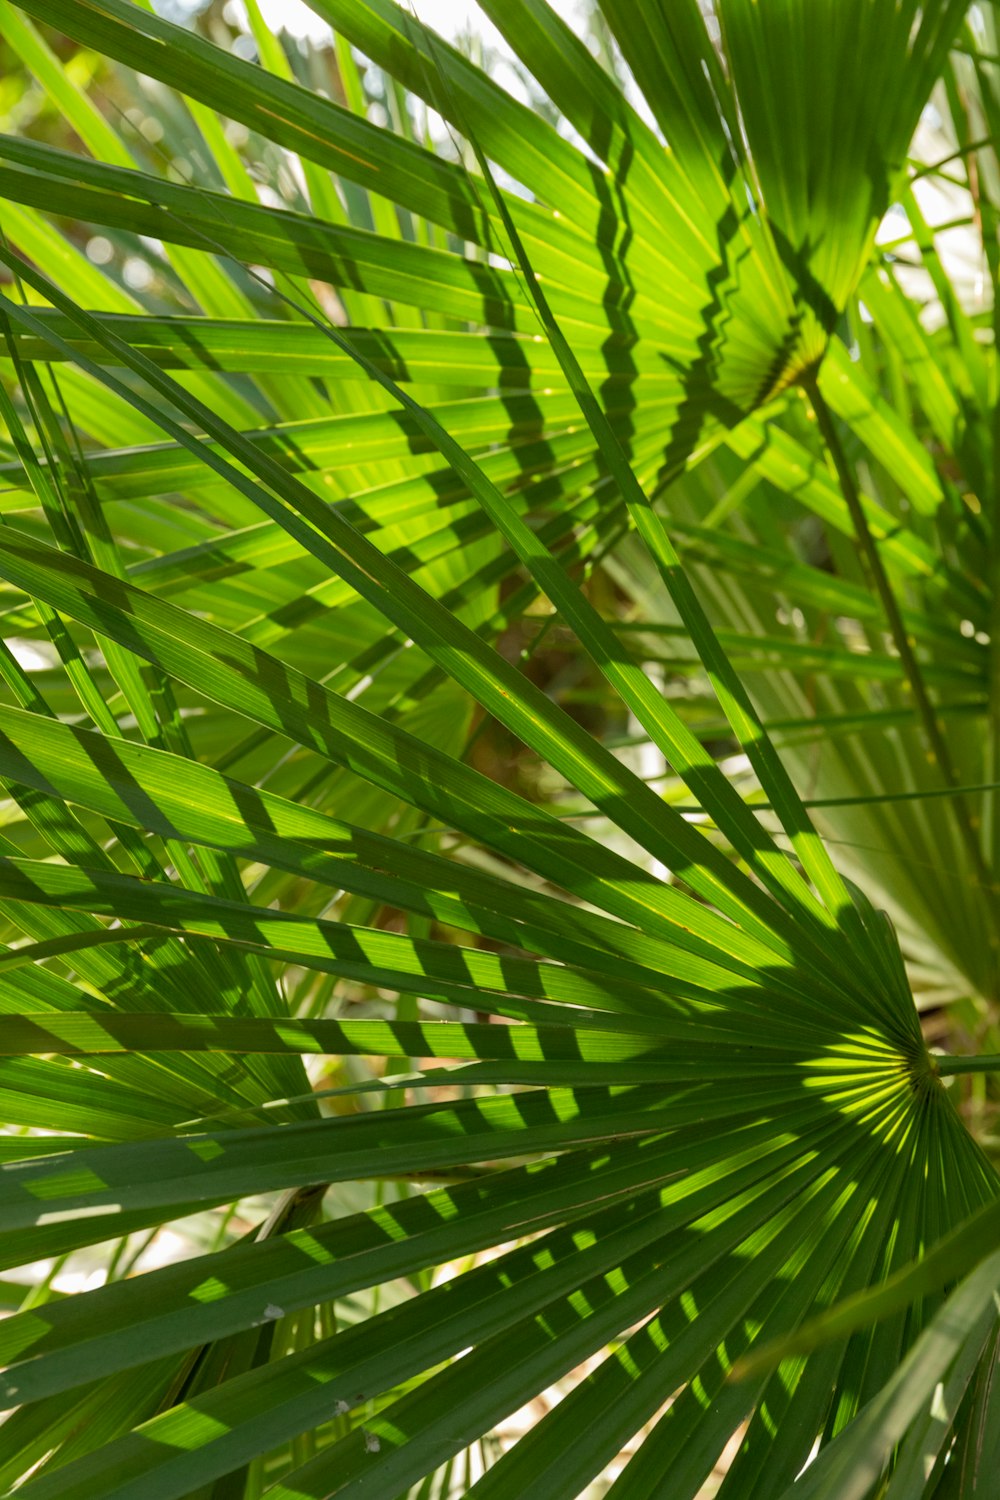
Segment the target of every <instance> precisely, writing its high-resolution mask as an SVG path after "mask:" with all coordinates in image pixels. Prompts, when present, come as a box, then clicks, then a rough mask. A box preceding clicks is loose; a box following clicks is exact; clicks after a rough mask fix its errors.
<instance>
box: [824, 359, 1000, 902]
mask: <svg viewBox="0 0 1000 1500" xmlns="http://www.w3.org/2000/svg"><path fill="white" fill-rule="evenodd" d="M805 385H806V390H807V391H808V394H809V399H810V402H811V404H812V408H813V411H814V412H815V414H816V422H817V425H818V427H819V430H820V434H821V436H822V438H823V442H824V444H825V445H826V449H827V452H828V453H829V455H830V458H831V459H832V461H833V466H834V469H835V470H836V473H837V478H838V480H839V482H840V488H841V492H842V494H843V496H844V501H845V503H846V505H847V509H848V511H849V513H850V516H851V521H852V523H853V526H854V530H855V534H856V537H857V542H858V546H859V548H860V549H861V555H862V558H863V559H864V562H865V564H866V566H867V569H868V572H869V574H870V576H871V580H872V582H873V583H874V585H875V588H876V591H877V593H878V596H879V599H880V601H881V603H882V608H883V609H884V611H885V617H886V622H887V624H888V626H889V633H890V635H891V636H892V641H893V645H894V646H895V648H896V651H897V653H898V655H899V659H900V662H901V664H902V667H903V671H904V673H905V675H906V680H907V682H908V684H909V687H910V691H911V692H912V694H913V699H914V702H915V704H916V707H917V713H918V715H919V717H920V722H921V724H922V725H923V730H924V735H925V737H926V739H927V744H928V750H929V754H930V756H931V758H932V759H933V760H934V761H936V762H937V765H938V767H939V768H940V771H941V775H942V777H943V779H944V780H945V782H946V783H947V784H948V786H949V787H951V788H955V789H956V795H955V796H954V797H953V798H950V799H949V806H950V807H952V808H953V809H954V813H955V817H956V820H957V823H958V827H959V833H960V836H961V839H962V842H963V844H964V845H965V849H966V852H967V853H968V856H969V859H970V861H971V863H972V867H973V869H974V870H975V872H976V876H977V880H978V881H979V882H980V883H981V885H982V887H983V889H984V890H985V891H987V892H989V894H990V899H991V902H992V903H993V904H995V902H996V892H995V888H994V881H993V876H992V872H991V871H990V870H989V868H988V867H987V864H986V861H985V859H984V857H983V851H982V847H981V846H980V843H979V838H978V836H977V834H976V828H975V823H974V821H973V818H972V813H971V811H970V808H969V804H968V802H967V801H966V799H965V797H964V795H962V794H960V793H959V792H958V791H957V788H958V787H959V786H960V785H961V783H960V780H959V777H958V773H957V771H956V769H955V764H954V761H953V760H952V756H951V751H950V750H949V748H948V742H947V740H946V739H945V736H944V732H943V730H942V728H941V725H940V723H939V721H938V716H937V713H936V711H935V708H934V704H933V702H932V700H931V697H930V694H929V693H928V691H927V686H926V683H925V682H924V676H923V673H922V671H921V668H920V663H919V662H918V661H917V657H916V653H915V652H914V649H913V644H912V641H911V638H910V636H909V635H908V634H907V631H906V627H905V625H904V624H903V617H902V615H901V613H900V609H899V605H898V603H897V601H896V596H895V594H894V593H893V591H892V585H891V583H890V582H889V577H888V574H887V573H886V571H885V566H884V564H883V562H882V558H881V556H880V554H879V550H878V548H877V547H876V545H875V539H874V537H873V536H872V534H871V531H870V529H869V526H868V522H867V520H866V518H865V513H864V510H863V509H862V506H861V498H860V496H859V494H858V489H857V485H856V484H855V481H854V475H853V473H852V470H851V466H850V464H849V462H848V459H847V455H846V453H845V452H844V448H843V445H842V444H841V441H840V437H839V435H838V433H837V429H836V426H835V425H834V421H833V416H832V414H831V412H830V408H829V407H828V406H827V404H826V401H825V399H824V397H823V395H822V392H821V391H820V389H819V383H818V381H817V379H816V376H815V374H811V375H810V376H809V377H808V378H807V379H806V382H805Z"/></svg>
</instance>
